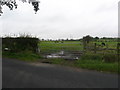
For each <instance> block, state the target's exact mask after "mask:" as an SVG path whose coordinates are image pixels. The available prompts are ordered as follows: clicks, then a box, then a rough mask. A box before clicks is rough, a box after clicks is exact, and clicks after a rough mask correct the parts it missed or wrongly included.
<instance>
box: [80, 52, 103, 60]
mask: <svg viewBox="0 0 120 90" xmlns="http://www.w3.org/2000/svg"><path fill="white" fill-rule="evenodd" d="M102 58H103V57H102V55H100V54H91V53H86V54H84V55H83V56H81V60H102Z"/></svg>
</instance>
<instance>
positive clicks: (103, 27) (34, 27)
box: [0, 0, 119, 39]
mask: <svg viewBox="0 0 120 90" xmlns="http://www.w3.org/2000/svg"><path fill="white" fill-rule="evenodd" d="M40 2H41V3H40V6H39V8H40V10H39V11H38V12H37V14H35V12H34V10H33V6H32V5H30V4H28V3H22V2H20V1H19V0H18V1H17V3H18V8H17V9H15V10H13V11H10V10H9V8H8V7H6V6H4V7H3V12H4V13H3V14H2V16H0V27H2V28H1V29H0V31H1V33H0V35H2V36H3V35H14V34H16V35H18V34H22V33H26V34H31V35H33V36H37V37H39V38H41V39H67V38H68V39H80V38H82V37H83V36H86V35H90V36H93V37H96V36H98V37H117V36H118V2H119V0H40Z"/></svg>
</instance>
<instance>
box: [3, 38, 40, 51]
mask: <svg viewBox="0 0 120 90" xmlns="http://www.w3.org/2000/svg"><path fill="white" fill-rule="evenodd" d="M38 43H39V39H38V38H36V37H29V36H21V37H15V38H12V37H5V38H2V44H3V47H2V48H3V50H4V48H9V49H10V52H21V51H25V50H29V51H32V52H34V53H35V52H36V51H37V49H38Z"/></svg>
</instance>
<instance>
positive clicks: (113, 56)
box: [103, 54, 118, 62]
mask: <svg viewBox="0 0 120 90" xmlns="http://www.w3.org/2000/svg"><path fill="white" fill-rule="evenodd" d="M103 60H104V61H105V62H117V61H118V57H117V55H116V54H105V55H104V56H103Z"/></svg>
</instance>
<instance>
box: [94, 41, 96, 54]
mask: <svg viewBox="0 0 120 90" xmlns="http://www.w3.org/2000/svg"><path fill="white" fill-rule="evenodd" d="M96 45H97V44H96V43H94V53H96V51H97V50H96V49H97V48H96Z"/></svg>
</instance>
